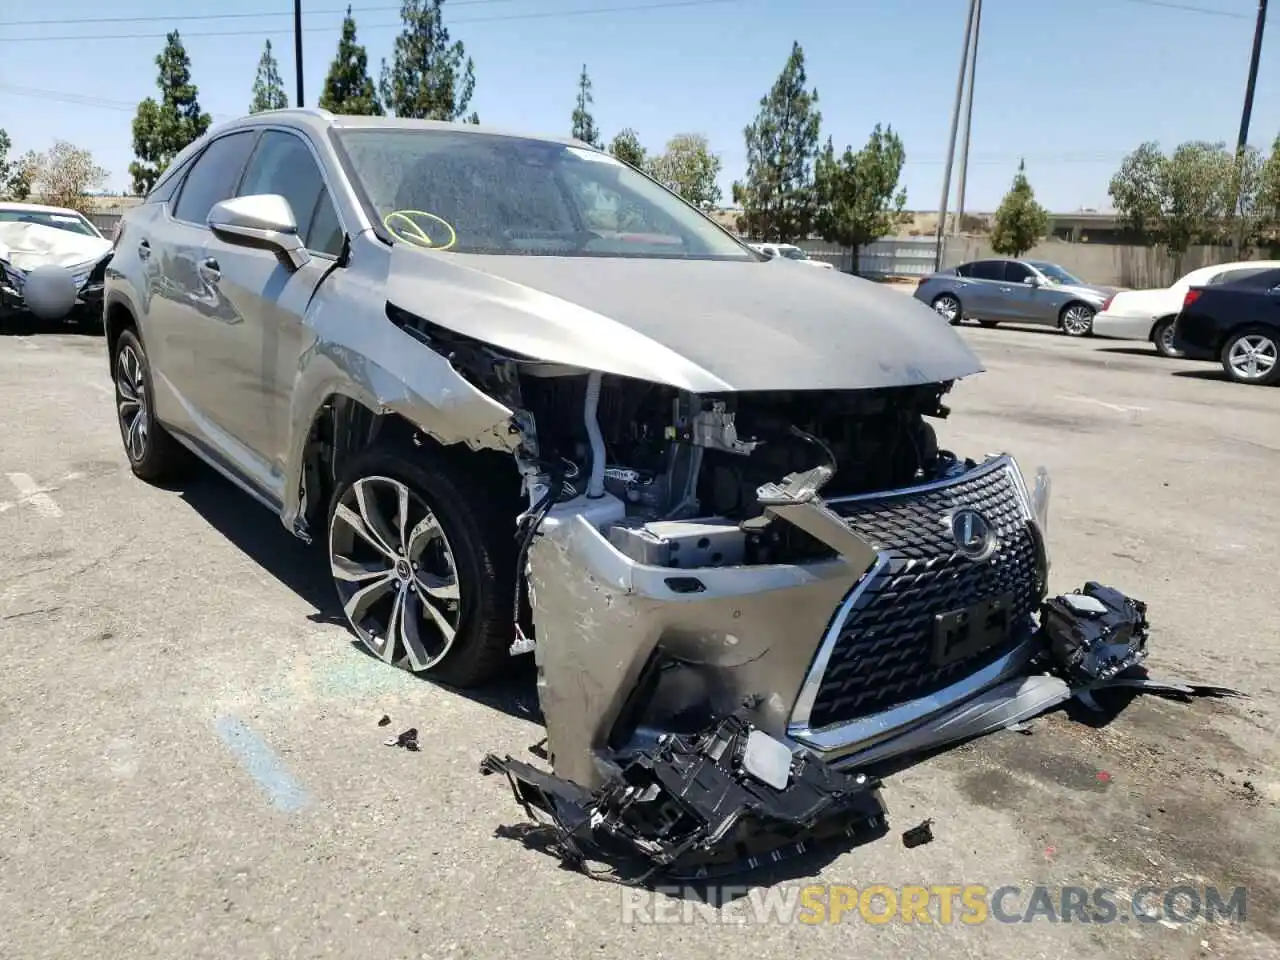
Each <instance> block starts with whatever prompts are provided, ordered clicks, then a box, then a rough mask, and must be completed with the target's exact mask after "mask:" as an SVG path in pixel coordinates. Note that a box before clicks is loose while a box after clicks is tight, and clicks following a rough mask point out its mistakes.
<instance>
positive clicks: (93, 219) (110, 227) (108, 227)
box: [87, 213, 124, 237]
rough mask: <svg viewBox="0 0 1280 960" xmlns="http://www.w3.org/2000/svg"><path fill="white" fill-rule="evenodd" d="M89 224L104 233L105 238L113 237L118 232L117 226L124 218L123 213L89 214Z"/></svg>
mask: <svg viewBox="0 0 1280 960" xmlns="http://www.w3.org/2000/svg"><path fill="white" fill-rule="evenodd" d="M87 216H88V217H89V222H90V223H92V224H93V225H94V226H95V227H97V228H98V229H99V230H101V231H102V235H103V236H104V237H111V236H112V235H113V234H114V233H115V230H116V225H117V224H119V223H120V218H121V217H122V216H124V214H122V213H90V214H87Z"/></svg>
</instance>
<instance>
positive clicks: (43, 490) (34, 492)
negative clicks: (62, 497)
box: [2, 473, 62, 520]
mask: <svg viewBox="0 0 1280 960" xmlns="http://www.w3.org/2000/svg"><path fill="white" fill-rule="evenodd" d="M9 482H10V483H12V484H13V486H14V489H16V490H17V491H18V503H29V504H31V506H32V507H34V508H35V511H36V513H38V514H40V516H42V517H48V518H49V519H51V520H56V519H57V518H58V517H60V516H62V508H61V507H60V506H58V505H57V503H55V502H54V499H53V497H51V496H49V491H50V490H52V489H54V488H52V487H38V486H36V482H35V481H34V480H32V479H31V477H29V476H28V475H27V474H25V473H11V474H9ZM2 506H5V507H8V506H10V504H2Z"/></svg>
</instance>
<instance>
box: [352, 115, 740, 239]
mask: <svg viewBox="0 0 1280 960" xmlns="http://www.w3.org/2000/svg"><path fill="white" fill-rule="evenodd" d="M336 137H337V141H338V144H339V145H340V152H341V153H342V154H343V155H344V156H343V159H344V164H345V165H347V166H348V167H349V173H350V176H351V178H352V180H353V181H354V183H355V185H356V186H357V189H358V192H360V193H361V194H362V195H363V200H364V202H365V204H366V206H367V207H368V208H369V213H370V215H371V216H372V217H373V219H374V221H375V223H379V224H381V225H382V226H383V228H384V229H385V230H386V232H387V233H389V234H391V235H392V236H393V237H394V238H395V239H396V240H397V241H399V242H404V243H418V244H420V245H423V246H431V247H436V248H439V249H448V250H450V251H452V252H455V253H464V254H465V253H473V254H505V255H523V256H537V255H542V256H576V257H643V258H680V259H698V260H745V261H751V260H754V259H756V258H755V256H754V255H753V254H752V252H751V251H750V250H749V249H748V248H747V247H746V246H745V245H743V244H740V243H739V242H738V241H737V240H735V239H734V238H733V237H731V236H730V235H729V234H728V233H726V232H725V231H723V230H721V229H720V228H719V227H718V226H716V225H715V224H714V223H712V222H711V221H710V220H708V219H707V218H705V217H704V216H702V215H701V214H700V213H698V211H697V210H695V209H694V208H693V207H691V206H690V205H689V204H687V203H685V202H684V201H683V200H681V199H679V198H678V197H676V196H675V195H674V194H671V193H668V192H667V191H666V190H664V189H663V188H662V187H660V186H658V185H657V184H656V183H654V182H653V181H651V180H649V179H648V178H647V177H645V176H643V175H642V174H640V173H638V172H636V171H635V170H634V169H632V168H631V167H629V166H627V165H626V164H624V163H622V162H621V161H618V160H615V159H614V158H613V157H611V156H609V155H608V154H604V153H600V152H598V151H595V150H589V149H586V148H583V147H576V146H572V145H568V144H561V143H552V142H547V141H543V140H531V139H525V138H521V137H506V136H499V135H494V134H484V133H471V132H455V131H441V130H389V129H364V130H360V129H351V130H339V131H337V132H336Z"/></svg>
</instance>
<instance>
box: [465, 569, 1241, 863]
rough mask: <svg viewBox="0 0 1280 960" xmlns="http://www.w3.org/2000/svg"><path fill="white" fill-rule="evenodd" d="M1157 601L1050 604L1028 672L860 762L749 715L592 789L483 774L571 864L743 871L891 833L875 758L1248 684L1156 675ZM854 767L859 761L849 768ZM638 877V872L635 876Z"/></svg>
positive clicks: (491, 765)
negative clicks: (1151, 636)
mask: <svg viewBox="0 0 1280 960" xmlns="http://www.w3.org/2000/svg"><path fill="white" fill-rule="evenodd" d="M1146 612H1147V608H1146V604H1144V603H1143V602H1141V601H1139V600H1134V599H1132V598H1130V597H1127V596H1125V595H1124V594H1123V593H1121V592H1120V591H1118V590H1115V589H1114V588H1111V587H1105V586H1102V585H1101V584H1098V583H1095V582H1092V581H1091V582H1088V583H1086V584H1085V585H1084V587H1083V588H1082V589H1080V590H1078V591H1076V592H1074V593H1070V594H1064V595H1060V596H1057V597H1052V598H1049V599H1047V600H1045V601H1044V602H1043V603H1042V605H1041V607H1040V615H1039V627H1038V629H1037V631H1036V633H1035V634H1034V636H1033V638H1032V639H1033V642H1034V644H1035V646H1036V648H1037V649H1036V653H1035V654H1034V656H1033V657H1032V659H1031V661H1030V662H1029V664H1028V667H1027V669H1026V670H1025V672H1023V673H1022V675H1021V676H1019V677H1017V678H1014V679H1011V680H1009V681H1007V682H1006V683H1004V684H1001V685H999V686H995V687H992V688H989V689H987V690H984V691H983V692H981V693H980V694H978V695H976V696H975V697H973V698H972V699H970V700H969V701H967V702H966V703H964V704H961V705H959V706H957V707H954V708H952V709H950V710H947V711H943V712H941V713H940V714H938V715H936V716H934V717H931V718H929V719H928V720H927V721H925V722H923V723H921V724H919V725H918V726H916V727H914V728H912V729H909V730H906V731H903V732H901V733H899V734H897V735H896V736H894V737H892V738H890V739H889V740H888V741H887V742H884V743H881V744H878V745H877V747H876V748H873V749H870V750H867V751H862V752H860V753H858V754H857V755H856V756H855V757H853V758H852V760H853V762H852V763H850V759H849V758H845V759H842V760H840V761H837V762H836V763H828V762H827V761H824V760H823V759H821V758H820V757H818V756H817V755H816V754H815V753H814V752H813V751H812V750H810V749H808V748H806V747H805V746H803V745H801V744H798V743H792V744H790V745H787V744H784V743H783V742H781V741H780V740H778V739H775V738H773V737H771V736H769V735H767V734H765V733H763V732H762V731H760V730H758V729H756V728H754V727H753V725H752V724H751V723H750V722H748V721H747V720H744V719H742V718H741V717H740V716H736V715H732V716H728V717H724V718H722V719H719V720H717V721H714V722H713V723H712V724H711V725H710V726H709V727H707V728H706V729H704V730H703V731H702V732H701V733H698V734H695V735H684V736H681V735H675V734H663V735H661V736H659V737H658V738H657V745H656V746H655V747H652V748H649V749H644V750H640V751H638V752H632V753H630V754H628V755H627V756H626V757H616V758H614V759H615V763H616V770H617V772H616V773H614V774H613V775H612V776H611V777H609V778H608V779H607V780H606V781H605V782H604V783H603V785H601V786H598V787H597V788H596V789H594V790H587V789H585V788H583V787H581V786H579V785H577V784H575V783H573V782H571V781H569V780H567V779H564V778H561V777H558V776H555V775H554V774H550V773H545V772H542V771H540V770H537V769H536V768H534V767H532V766H530V765H528V764H525V763H521V762H519V761H517V760H514V759H512V758H511V757H506V758H505V759H502V758H499V757H497V756H495V755H492V754H491V755H489V756H487V757H486V758H485V760H484V761H483V763H482V764H481V770H482V772H484V773H486V774H491V773H503V774H505V775H506V776H507V778H508V780H509V781H510V784H511V787H512V790H513V792H514V793H515V797H516V800H517V801H518V802H519V803H520V804H521V805H522V806H523V807H524V808H525V811H526V812H527V813H528V814H529V815H530V816H531V817H532V818H534V819H535V820H537V819H538V817H537V815H536V813H535V811H541V812H542V813H543V814H546V815H548V816H549V817H550V818H551V825H550V827H551V830H552V831H553V832H554V840H553V842H552V843H551V844H550V846H551V848H552V850H553V851H554V852H556V853H557V854H558V855H559V856H560V857H561V858H562V859H563V860H564V861H565V862H566V863H568V864H570V865H572V866H575V867H578V868H580V869H584V870H586V871H587V872H592V871H590V869H589V868H588V867H587V863H588V861H589V860H593V859H595V860H601V861H604V862H609V863H611V864H613V865H614V869H615V870H616V871H619V872H622V868H621V866H620V864H622V863H624V862H628V861H631V862H637V863H639V864H642V865H643V869H640V870H639V871H638V876H633V878H632V882H641V881H643V880H647V879H648V878H649V877H650V876H653V875H655V874H660V875H662V876H665V877H669V878H706V877H711V876H717V875H725V874H728V873H736V872H745V871H748V870H752V869H755V868H757V867H759V866H762V865H765V864H767V863H772V862H776V861H779V860H783V859H786V858H788V857H790V856H794V855H796V854H798V853H801V852H804V851H805V850H806V849H807V848H809V847H812V845H814V844H817V843H823V842H830V841H835V840H838V839H841V838H843V839H846V840H850V839H851V840H853V842H854V843H858V842H863V841H866V840H869V839H874V838H875V837H878V836H880V835H883V834H884V833H885V832H887V831H888V818H887V813H886V810H885V807H884V804H883V801H882V800H881V797H880V781H879V780H878V779H876V778H875V777H874V776H873V775H872V774H871V772H870V768H871V765H872V764H873V763H875V762H876V761H877V760H881V759H885V758H887V757H889V756H894V757H900V756H902V755H903V754H911V753H920V752H923V751H925V750H930V749H936V748H937V747H939V746H941V745H944V744H947V743H954V742H956V741H959V740H964V739H970V738H972V737H976V736H980V735H982V734H985V733H990V732H994V731H996V730H1000V729H1004V728H1007V727H1009V726H1011V725H1013V724H1016V723H1020V722H1022V721H1025V720H1028V719H1030V718H1031V717H1033V716H1036V715H1039V714H1042V713H1044V712H1046V711H1048V710H1050V709H1052V708H1053V707H1056V706H1058V705H1060V704H1062V703H1064V702H1065V701H1067V700H1069V699H1071V698H1072V697H1075V696H1079V697H1081V698H1082V699H1083V700H1084V701H1085V702H1086V703H1090V700H1089V697H1090V695H1091V693H1092V692H1093V691H1095V690H1098V689H1100V688H1103V687H1110V686H1117V687H1135V688H1138V689H1148V690H1152V691H1157V692H1173V693H1178V694H1182V695H1184V696H1194V695H1210V696H1222V695H1233V696H1241V695H1242V694H1239V693H1238V692H1237V691H1234V690H1230V689H1227V688H1222V687H1209V686H1198V685H1192V684H1186V683H1182V682H1161V681H1157V680H1152V679H1151V678H1149V677H1147V676H1146V674H1145V671H1144V670H1143V668H1142V666H1141V664H1142V662H1143V661H1144V660H1145V659H1146V656H1147V640H1148V629H1149V625H1148V621H1147V616H1146ZM854 765H856V766H857V767H859V768H861V772H859V770H855V769H852V767H853V766H854ZM632 872H633V873H634V872H635V871H634V870H633V871H632Z"/></svg>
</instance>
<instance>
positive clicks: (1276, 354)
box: [1222, 327, 1280, 386]
mask: <svg viewBox="0 0 1280 960" xmlns="http://www.w3.org/2000/svg"><path fill="white" fill-rule="evenodd" d="M1222 369H1223V371H1224V372H1225V373H1226V375H1227V376H1228V377H1229V378H1230V379H1232V380H1234V381H1235V382H1236V383H1249V384H1255V385H1257V386H1272V385H1273V384H1276V383H1280V337H1277V335H1276V333H1275V332H1274V331H1271V330H1267V329H1266V328H1264V327H1248V328H1246V329H1244V330H1240V331H1238V332H1236V333H1233V334H1232V335H1231V336H1230V337H1229V338H1228V340H1227V342H1226V345H1225V346H1223V348H1222Z"/></svg>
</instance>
